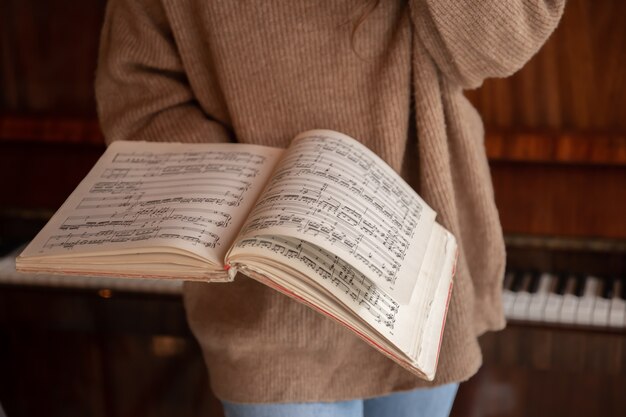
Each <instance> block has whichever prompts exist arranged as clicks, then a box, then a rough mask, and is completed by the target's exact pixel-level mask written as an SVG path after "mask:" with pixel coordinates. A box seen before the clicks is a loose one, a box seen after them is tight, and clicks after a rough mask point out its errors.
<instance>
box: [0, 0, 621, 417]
mask: <svg viewBox="0 0 626 417" xmlns="http://www.w3.org/2000/svg"><path fill="white" fill-rule="evenodd" d="M104 6H105V2H104V1H102V0H90V1H84V2H78V3H76V2H69V1H66V0H54V1H49V2H42V1H40V0H19V1H18V0H8V1H5V8H4V10H6V11H7V13H3V14H2V16H1V17H0V22H1V23H0V39H1V40H2V42H1V43H0V45H1V49H2V52H3V55H2V56H3V57H8V58H9V59H4V58H3V61H2V67H0V178H2V190H1V191H2V192H0V248H3V249H4V250H5V252H6V250H8V248H10V247H13V246H15V245H16V244H17V243H19V242H21V241H23V240H25V239H28V238H29V237H31V236H32V235H33V234H34V233H35V232H36V231H37V230H38V229H39V228H40V227H41V226H42V225H43V223H44V222H45V221H46V219H47V217H48V216H49V215H50V214H51V213H52V212H54V210H55V209H56V208H57V207H58V206H59V205H60V204H61V203H62V202H63V200H64V199H65V197H66V196H67V195H68V194H69V192H70V191H71V190H72V189H73V188H74V187H75V186H76V185H77V183H78V182H79V180H80V179H81V178H82V176H83V175H84V174H85V173H86V172H87V171H88V169H89V168H90V167H91V166H92V164H93V162H94V161H95V160H96V159H97V158H98V156H99V155H100V154H101V152H102V150H103V149H104V145H103V140H102V135H101V133H100V131H99V129H98V124H97V121H96V117H95V105H94V99H93V92H92V82H93V80H92V77H93V71H94V68H95V62H96V52H97V37H98V33H99V30H98V28H99V27H100V25H101V19H102V14H103V9H104ZM624 16H626V3H623V2H620V1H618V0H611V1H606V2H592V1H591V0H570V1H569V3H568V5H567V8H566V12H565V16H564V18H563V21H562V24H561V26H560V27H559V28H558V29H557V31H556V32H555V33H554V35H553V36H552V38H551V39H550V40H549V41H548V43H547V44H546V45H545V47H544V48H543V49H542V51H541V52H540V53H539V54H538V55H537V56H536V57H534V58H533V60H532V61H531V62H529V64H528V65H527V66H526V67H525V68H524V69H523V70H522V71H520V72H519V73H518V74H516V75H514V76H513V77H511V78H508V79H505V80H489V81H487V82H486V83H485V85H484V86H483V87H482V88H480V89H478V90H475V91H470V92H468V93H467V96H468V97H469V99H470V100H471V101H472V102H473V103H474V104H475V105H476V107H477V108H478V110H479V112H480V113H481V115H482V116H483V119H484V121H485V126H486V132H487V137H486V142H485V144H486V149H487V153H488V155H489V159H490V164H491V169H492V176H493V181H494V189H495V193H496V201H497V205H498V208H499V210H500V215H501V220H502V224H503V228H504V231H505V234H506V240H507V252H508V264H509V271H510V273H511V274H513V275H512V277H513V278H514V277H515V276H517V277H518V278H517V279H513V278H512V279H510V280H508V281H506V282H505V287H506V288H504V291H505V294H506V297H505V298H506V299H507V303H509V304H510V305H509V306H508V307H507V309H508V313H509V315H510V316H513V318H511V319H510V322H509V325H508V327H507V329H506V330H504V331H502V332H499V333H490V334H487V335H485V336H483V338H482V340H481V343H482V345H483V350H484V358H485V366H484V367H483V368H482V369H481V371H480V372H479V374H478V375H477V376H476V377H475V378H473V379H472V380H471V381H470V382H469V383H467V384H464V385H463V386H462V388H461V390H460V392H459V395H458V398H457V402H456V404H455V407H454V410H453V415H458V416H466V415H469V416H523V415H528V416H548V415H549V416H558V415H564V416H565V415H567V416H590V415H604V416H618V415H620V416H621V415H626V394H625V391H624V387H625V386H626V318H624V319H623V320H624V321H623V324H624V325H623V326H619V325H617V324H616V323H618V322H619V318H614V319H613V322H611V321H610V316H611V306H612V305H613V304H615V305H619V300H620V297H622V296H623V294H624V291H626V288H625V287H626V284H619V283H620V282H623V281H621V280H620V279H616V278H622V279H623V278H624V277H626V25H624ZM542 273H543V274H552V275H553V277H552V278H553V279H554V282H555V284H554V285H553V286H549V288H550V289H549V290H548V293H549V295H551V296H552V295H554V296H556V297H557V298H556V299H558V297H563V298H561V299H559V300H560V301H561V304H559V306H560V307H562V306H563V305H564V303H565V301H564V300H565V298H567V299H568V304H567V305H568V307H567V308H566V309H565V310H564V311H567V312H570V313H568V314H565V312H564V311H561V310H558V312H557V313H554V312H552V313H549V314H548V313H545V312H544V311H543V310H542V312H537V311H536V310H534V309H531V308H530V306H531V305H533V306H534V305H538V304H541V300H540V301H537V300H538V299H540V298H541V296H540V297H538V298H537V295H538V293H541V291H539V288H540V287H541V285H539V284H537V283H536V281H537V280H538V279H535V281H533V278H532V277H533V274H536V275H537V276H539V277H540V276H541V274H542ZM563 276H565V277H566V278H567V277H569V276H571V277H573V278H572V281H571V282H572V284H567V282H568V280H567V279H565V278H561V281H562V282H565V284H562V283H561V284H559V280H558V278H559V277H563ZM520 277H521V278H520ZM588 277H592V278H593V279H592V280H590V279H589V278H588ZM563 279H565V281H563ZM0 281H1V278H0ZM8 281H9V280H8V279H5V280H4V283H3V284H2V283H0V352H2V353H3V354H1V355H0V375H3V378H1V381H0V403H3V405H4V408H5V409H6V411H7V413H8V415H12V411H15V412H16V415H19V414H20V413H21V414H28V413H33V414H42V413H46V414H47V415H73V414H76V415H80V414H81V413H83V414H84V413H87V414H93V415H99V414H103V415H118V414H133V415H159V414H161V413H162V412H163V410H178V411H180V413H183V414H184V413H189V414H203V415H205V414H206V415H216V414H219V407H218V406H217V405H216V403H215V400H214V399H213V400H206V398H210V397H205V396H206V395H207V393H208V388H207V381H206V376H205V375H204V373H203V368H202V366H201V359H200V357H199V351H198V349H197V346H195V344H194V341H193V338H192V337H191V335H190V333H189V330H188V329H187V327H186V324H185V321H184V315H183V311H182V307H181V304H180V300H179V298H178V296H177V295H175V294H176V289H171V291H170V292H169V293H167V291H166V293H164V292H163V291H161V292H160V293H158V294H157V293H151V294H150V293H147V292H145V290H141V291H140V292H137V291H130V290H124V289H123V288H122V289H119V288H116V287H115V285H113V284H111V283H102V284H101V285H97V286H96V287H93V285H92V286H91V287H89V288H83V289H68V288H67V287H63V288H49V287H46V288H43V287H41V286H33V285H32V283H27V282H22V283H20V284H15V282H12V283H8ZM533 282H534V283H533ZM588 283H589V284H588ZM587 286H588V287H589V289H588V288H587ZM592 287H593V288H592ZM609 287H610V288H609ZM546 288H548V287H546ZM544 293H545V292H544ZM566 296H568V297H566ZM577 296H578V297H577ZM585 296H587V297H586V298H585ZM552 298H554V297H552ZM583 299H584V300H583ZM607 303H608V306H609V307H608V310H607V311H608V313H606V314H607V316H606V317H607V319H606V322H607V324H606V325H604V324H602V321H601V320H600V319H599V318H597V317H603V314H604V313H602V311H600V310H598V311H595V313H594V308H593V306H595V305H596V304H597V305H598V306H604V307H602V308H605V309H606V308H607V307H606V306H607ZM545 305H547V301H546V302H544V303H543V306H544V307H545ZM590 305H591V307H590ZM579 308H580V311H579V310H578V309H579ZM616 308H618V307H615V308H614V309H613V311H614V312H615V311H618V310H616ZM553 310H554V307H553ZM571 311H574V312H573V313H571ZM587 311H590V312H591V313H590V314H591V315H592V317H591V318H589V317H586V312H587ZM546 314H547V315H546ZM550 314H552V315H550ZM555 314H556V316H555ZM572 314H573V316H572ZM594 314H595V315H596V316H597V317H596V318H595V319H594V318H593V315H594ZM613 314H614V315H616V314H617V313H613ZM579 316H580V317H579ZM128 317H132V320H129V319H128ZM616 317H617V316H616ZM68 355H69V356H70V358H69V359H68ZM129 370H130V372H129ZM33 375H34V376H33ZM50 375H52V376H50ZM7 376H8V377H7ZM59 381H60V382H62V383H61V384H58V382H59ZM51 384H52V385H51ZM176 386H185V387H194V389H192V390H191V391H189V392H185V394H181V391H180V389H179V390H176V388H175V387H176ZM33 389H34V390H36V391H38V392H39V393H38V394H37V398H38V401H31V399H30V397H31V396H32V393H33V391H32V390H33ZM59 397H61V398H65V399H66V400H67V401H69V402H71V403H72V404H73V408H72V407H69V408H68V407H65V408H63V407H56V408H50V407H51V406H52V405H53V404H56V402H55V401H56V399H57V398H59ZM181 399H183V401H184V402H185V404H186V406H185V407H183V408H180V401H181ZM86 410H89V411H86ZM93 410H98V412H93ZM179 415H182V414H179Z"/></svg>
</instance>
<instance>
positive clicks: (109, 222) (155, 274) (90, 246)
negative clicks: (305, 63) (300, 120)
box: [17, 130, 456, 379]
mask: <svg viewBox="0 0 626 417" xmlns="http://www.w3.org/2000/svg"><path fill="white" fill-rule="evenodd" d="M455 261H456V241H455V239H454V237H453V236H452V235H451V234H450V233H449V232H448V231H446V230H445V229H444V228H443V227H441V226H440V225H439V224H437V223H436V222H435V213H434V212H433V210H432V209H431V208H430V207H429V206H428V205H427V204H426V203H425V202H424V201H423V200H422V199H421V198H420V197H419V196H418V195H417V194H416V193H415V192H414V191H413V189H411V187H410V186H409V185H408V184H406V183H405V182H404V181H403V180H402V179H401V178H400V177H399V176H398V175H397V174H396V173H395V172H394V171H393V170H392V169H391V168H390V167H389V166H388V165H386V164H385V163H384V162H383V161H382V160H381V159H380V158H379V157H378V156H376V155H375V154H374V153H373V152H371V151H370V150H369V149H367V148H366V147H365V146H363V145H362V144H360V143H359V142H357V141H355V140H354V139H352V138H350V137H348V136H346V135H343V134H341V133H338V132H334V131H329V130H313V131H309V132H305V133H302V134H300V135H298V136H297V137H296V138H295V139H294V140H293V142H292V143H291V145H290V146H289V148H287V149H286V150H283V149H276V148H270V147H263V146H256V145H245V144H181V143H148V142H124V141H120V142H115V143H113V144H112V145H110V146H109V148H108V149H107V151H106V152H105V153H104V155H103V156H102V157H101V158H100V160H99V161H98V162H97V163H96V165H95V166H94V167H93V169H92V170H91V172H90V173H89V174H88V175H87V177H86V178H85V179H84V180H83V181H82V182H81V183H80V185H79V186H78V187H77V188H76V190H75V191H74V192H73V193H72V195H70V197H69V198H68V199H67V201H66V202H65V203H64V204H63V206H62V207H61V208H60V209H59V210H58V211H57V213H56V214H55V215H54V216H53V217H52V219H51V220H50V221H49V222H48V224H47V225H46V226H45V227H44V228H43V230H42V231H41V232H40V233H39V234H38V235H37V237H36V238H35V239H34V240H33V241H32V242H31V243H30V244H29V245H28V247H27V248H26V249H25V250H24V251H23V252H22V254H21V255H20V256H19V257H18V258H17V269H18V270H19V271H27V272H45V273H59V274H66V275H67V274H80V275H94V276H112V277H135V278H138V277H150V278H163V279H185V280H204V281H231V280H233V279H234V277H235V275H236V273H237V272H241V273H243V274H245V275H247V276H249V277H251V278H253V279H256V280H258V281H260V282H262V283H263V284H266V285H268V286H270V287H272V288H274V289H276V290H278V291H280V292H282V293H285V294H286V295H288V296H290V297H293V298H295V299H297V300H298V301H300V302H303V303H305V304H306V305H308V306H310V307H312V308H314V309H316V310H318V311H319V312H322V313H323V314H325V315H327V316H330V317H331V318H333V319H335V320H336V321H338V322H340V323H341V324H343V325H344V326H346V327H348V328H349V329H350V330H352V331H353V332H355V333H356V334H357V335H359V336H360V337H361V338H363V339H364V340H366V341H367V342H368V343H370V344H371V345H372V346H374V347H375V348H376V349H378V350H379V351H381V352H382V353H384V354H385V355H387V356H389V357H390V358H392V359H394V360H395V361H396V362H398V363H400V364H401V365H403V366H404V367H406V368H407V369H409V370H411V371H413V372H414V373H416V374H418V375H420V376H421V377H422V378H425V379H432V378H434V375H435V369H436V366H437V359H438V354H439V348H440V344H441V337H442V334H443V327H444V323H445V316H446V311H447V306H448V300H449V298H450V291H451V288H452V276H453V275H454V266H455Z"/></svg>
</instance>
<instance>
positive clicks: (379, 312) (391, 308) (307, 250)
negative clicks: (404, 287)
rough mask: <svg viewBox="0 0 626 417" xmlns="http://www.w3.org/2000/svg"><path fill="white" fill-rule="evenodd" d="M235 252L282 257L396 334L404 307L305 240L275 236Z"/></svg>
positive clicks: (247, 243)
mask: <svg viewBox="0 0 626 417" xmlns="http://www.w3.org/2000/svg"><path fill="white" fill-rule="evenodd" d="M235 248H239V249H245V248H255V249H257V250H261V251H271V252H272V253H274V254H279V255H281V256H282V257H283V258H284V259H285V260H286V261H287V262H289V264H290V265H291V266H292V267H294V268H296V269H299V270H300V271H301V272H302V273H303V274H305V275H317V276H318V277H319V278H320V279H318V280H316V282H317V283H318V284H321V285H327V286H333V287H336V288H338V289H339V290H340V293H342V294H344V295H346V296H347V297H343V298H345V300H344V301H345V302H347V303H348V305H349V306H350V307H351V308H352V309H353V310H355V311H363V310H366V311H367V313H369V318H370V319H371V320H373V322H375V323H379V324H381V325H383V326H385V328H386V329H387V332H390V333H391V334H393V333H392V331H393V329H394V326H395V323H396V316H397V314H398V312H399V311H400V305H399V304H398V303H397V302H396V301H395V300H394V299H393V298H391V297H390V296H389V295H388V294H386V293H384V292H382V291H380V290H379V289H378V288H377V287H376V285H375V284H374V283H373V282H372V281H371V280H369V279H368V278H367V277H365V275H363V274H361V273H359V272H358V271H356V270H354V269H353V268H352V267H351V266H350V265H348V264H347V263H346V262H344V261H342V260H341V259H340V258H338V257H337V256H335V255H333V254H331V253H329V252H327V251H325V250H323V249H320V248H319V247H317V246H315V245H312V244H309V243H307V242H305V241H302V240H298V239H289V238H282V237H275V236H272V237H268V236H263V237H255V238H246V239H243V240H240V241H238V242H237V243H236V244H235ZM334 294H337V292H334Z"/></svg>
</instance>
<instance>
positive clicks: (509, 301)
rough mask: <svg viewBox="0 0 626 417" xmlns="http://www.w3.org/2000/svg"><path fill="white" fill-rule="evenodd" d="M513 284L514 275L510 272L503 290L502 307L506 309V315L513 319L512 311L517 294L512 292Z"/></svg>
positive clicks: (505, 277)
mask: <svg viewBox="0 0 626 417" xmlns="http://www.w3.org/2000/svg"><path fill="white" fill-rule="evenodd" d="M512 283H513V273H512V272H508V273H507V274H506V275H505V276H504V283H503V290H502V307H503V308H504V315H505V316H506V317H511V310H512V309H513V301H514V300H515V294H514V293H513V291H511V284H512Z"/></svg>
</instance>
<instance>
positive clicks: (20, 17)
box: [0, 0, 106, 115]
mask: <svg viewBox="0 0 626 417" xmlns="http://www.w3.org/2000/svg"><path fill="white" fill-rule="evenodd" d="M105 4H106V1H105V0H85V1H72V0H53V1H40V0H3V1H2V13H0V39H1V40H0V48H2V49H1V51H0V56H1V57H2V60H1V62H2V64H1V66H0V112H3V113H6V112H33V113H38V114H42V113H45V114H57V115H58V114H75V115H86V114H87V115H93V114H95V102H94V93H93V82H94V74H95V68H96V58H97V51H98V43H99V41H98V37H99V34H100V28H101V26H102V20H103V16H104V7H105Z"/></svg>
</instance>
